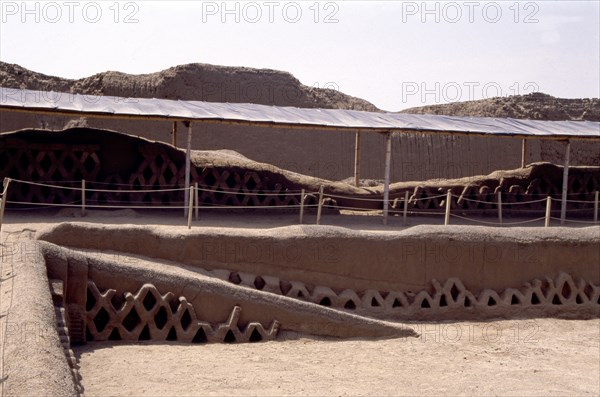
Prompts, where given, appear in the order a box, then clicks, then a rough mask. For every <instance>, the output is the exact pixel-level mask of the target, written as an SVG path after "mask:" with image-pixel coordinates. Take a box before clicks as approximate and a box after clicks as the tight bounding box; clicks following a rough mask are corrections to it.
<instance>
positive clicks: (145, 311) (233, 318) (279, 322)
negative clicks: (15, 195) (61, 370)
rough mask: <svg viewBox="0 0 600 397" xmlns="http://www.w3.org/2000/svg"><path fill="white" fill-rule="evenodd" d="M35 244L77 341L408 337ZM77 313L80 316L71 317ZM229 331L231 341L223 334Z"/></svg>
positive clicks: (365, 321) (153, 267)
mask: <svg viewBox="0 0 600 397" xmlns="http://www.w3.org/2000/svg"><path fill="white" fill-rule="evenodd" d="M42 246H43V254H44V256H45V257H46V258H47V262H48V274H49V275H51V277H56V278H59V279H61V280H63V283H64V285H65V291H66V304H67V307H68V313H69V318H70V321H71V328H73V326H75V327H76V328H77V327H79V326H78V325H77V324H76V323H77V322H80V323H81V324H83V325H82V327H83V328H84V329H86V334H85V335H82V337H80V338H77V341H78V342H80V343H81V342H86V341H92V340H95V341H102V340H129V341H137V340H144V339H150V340H162V341H164V340H173V341H180V342H192V341H193V342H234V341H235V342H249V341H260V340H273V339H275V338H276V337H277V333H278V331H279V330H280V329H281V330H285V331H293V332H297V333H302V334H309V335H320V336H332V337H384V336H388V337H392V336H393V337H402V336H404V337H406V336H414V335H415V334H414V332H413V331H412V330H410V329H408V328H405V327H402V326H401V325H393V324H389V323H384V322H381V321H377V320H373V319H369V318H364V317H357V316H353V315H351V314H349V313H343V312H339V311H334V310H331V309H328V308H323V307H320V306H315V305H312V304H309V303H307V302H302V301H299V300H296V299H292V298H290V297H283V296H277V295H274V294H268V293H266V292H265V291H259V290H250V289H247V288H242V287H241V286H237V285H234V284H231V283H228V282H225V281H222V280H220V279H218V278H215V277H209V276H207V275H206V274H204V273H198V272H196V271H194V269H187V268H185V267H182V266H180V265H177V264H174V263H165V262H161V261H157V262H153V261H148V260H141V259H140V260H134V261H128V260H114V259H111V258H106V257H104V258H100V257H98V255H97V252H96V253H95V252H90V253H88V255H86V253H85V252H75V251H73V250H70V249H65V248H62V247H58V246H55V245H52V244H47V243H42ZM81 286H84V288H83V289H82V288H80V287H81ZM79 311H82V312H84V316H83V318H79V317H78V316H76V317H75V318H74V317H73V316H72V315H71V314H72V313H73V312H76V313H77V312H79ZM78 319H79V320H78ZM228 334H229V335H230V336H229V337H231V336H233V340H227V339H226V337H227V335H228ZM199 335H201V336H199ZM253 338H255V339H254V340H253ZM198 339H200V340H198Z"/></svg>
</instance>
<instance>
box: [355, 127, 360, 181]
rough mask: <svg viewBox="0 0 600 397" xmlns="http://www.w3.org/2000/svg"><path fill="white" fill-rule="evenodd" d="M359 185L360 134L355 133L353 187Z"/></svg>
mask: <svg viewBox="0 0 600 397" xmlns="http://www.w3.org/2000/svg"><path fill="white" fill-rule="evenodd" d="M359 185H360V132H359V131H356V137H355V141H354V186H356V187H358V186H359Z"/></svg>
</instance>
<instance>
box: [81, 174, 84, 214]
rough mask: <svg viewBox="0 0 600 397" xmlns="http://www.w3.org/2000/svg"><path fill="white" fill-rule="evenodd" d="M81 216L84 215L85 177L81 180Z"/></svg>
mask: <svg viewBox="0 0 600 397" xmlns="http://www.w3.org/2000/svg"><path fill="white" fill-rule="evenodd" d="M81 216H85V179H82V180H81Z"/></svg>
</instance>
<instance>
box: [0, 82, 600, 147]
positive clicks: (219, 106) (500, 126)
mask: <svg viewBox="0 0 600 397" xmlns="http://www.w3.org/2000/svg"><path fill="white" fill-rule="evenodd" d="M0 109H4V110H13V111H26V112H36V113H56V114H71V115H80V116H89V117H111V118H134V119H136V118H137V119H163V120H182V121H183V120H189V121H204V122H225V123H226V122H231V123H240V124H248V125H269V126H281V127H295V128H322V129H347V130H352V131H357V130H360V131H375V132H382V131H391V132H422V133H439V134H461V133H462V134H469V135H488V136H489V135H492V136H515V137H524V138H545V139H600V123H598V122H591V121H539V120H517V119H510V118H487V117H456V116H439V115H416V114H404V113H376V112H363V111H356V110H342V109H307V108H295V107H284V106H267V105H257V104H249V103H216V102H202V101H179V100H170V99H148V98H123V97H114V96H90V95H80V94H70V93H59V92H51V91H34V90H20V89H13V88H4V87H0Z"/></svg>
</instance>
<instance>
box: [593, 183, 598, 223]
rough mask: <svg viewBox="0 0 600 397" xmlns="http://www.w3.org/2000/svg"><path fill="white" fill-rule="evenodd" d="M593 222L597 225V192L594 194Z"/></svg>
mask: <svg viewBox="0 0 600 397" xmlns="http://www.w3.org/2000/svg"><path fill="white" fill-rule="evenodd" d="M594 222H595V223H598V191H597V190H596V192H595V193H594Z"/></svg>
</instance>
